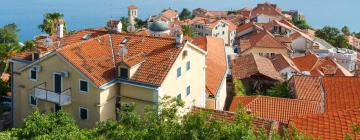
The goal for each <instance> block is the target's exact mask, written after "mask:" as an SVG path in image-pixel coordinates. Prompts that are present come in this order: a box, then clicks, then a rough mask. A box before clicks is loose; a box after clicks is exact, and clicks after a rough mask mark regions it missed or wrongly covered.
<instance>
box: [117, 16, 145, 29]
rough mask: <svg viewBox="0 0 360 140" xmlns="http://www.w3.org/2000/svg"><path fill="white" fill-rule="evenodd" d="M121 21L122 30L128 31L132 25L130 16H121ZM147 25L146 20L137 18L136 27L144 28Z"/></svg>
mask: <svg viewBox="0 0 360 140" xmlns="http://www.w3.org/2000/svg"><path fill="white" fill-rule="evenodd" d="M120 21H121V24H122V30H123V31H127V28H128V27H129V25H130V22H129V18H128V17H120ZM144 26H145V22H144V21H143V20H141V19H140V18H135V27H136V28H138V29H139V28H143V27H144Z"/></svg>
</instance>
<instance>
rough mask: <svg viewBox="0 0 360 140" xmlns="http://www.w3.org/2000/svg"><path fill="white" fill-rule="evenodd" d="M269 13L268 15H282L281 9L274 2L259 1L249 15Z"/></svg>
mask: <svg viewBox="0 0 360 140" xmlns="http://www.w3.org/2000/svg"><path fill="white" fill-rule="evenodd" d="M261 14H263V15H270V16H282V17H284V15H283V14H282V10H281V9H280V8H279V7H277V6H276V4H271V3H267V2H265V3H261V4H258V5H257V6H256V7H255V8H254V9H252V11H251V16H257V15H261Z"/></svg>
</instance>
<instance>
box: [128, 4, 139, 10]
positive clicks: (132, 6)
mask: <svg viewBox="0 0 360 140" xmlns="http://www.w3.org/2000/svg"><path fill="white" fill-rule="evenodd" d="M134 9H138V8H137V7H136V6H135V5H130V6H128V10H134Z"/></svg>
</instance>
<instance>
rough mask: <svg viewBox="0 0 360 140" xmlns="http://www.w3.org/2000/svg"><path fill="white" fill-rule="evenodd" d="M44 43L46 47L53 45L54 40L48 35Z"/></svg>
mask: <svg viewBox="0 0 360 140" xmlns="http://www.w3.org/2000/svg"><path fill="white" fill-rule="evenodd" d="M43 44H44V45H45V46H46V47H50V46H51V45H53V40H52V39H51V38H50V37H49V36H48V37H46V39H45V40H44V42H43Z"/></svg>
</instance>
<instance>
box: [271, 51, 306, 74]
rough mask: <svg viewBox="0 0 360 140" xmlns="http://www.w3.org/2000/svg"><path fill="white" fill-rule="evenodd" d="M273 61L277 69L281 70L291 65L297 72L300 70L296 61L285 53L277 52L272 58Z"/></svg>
mask: <svg viewBox="0 0 360 140" xmlns="http://www.w3.org/2000/svg"><path fill="white" fill-rule="evenodd" d="M271 62H272V64H273V65H274V67H275V69H276V70H277V71H281V70H283V69H285V68H287V67H291V68H293V69H294V70H296V71H297V72H300V70H299V69H298V68H297V67H296V65H295V64H294V62H293V61H292V60H291V59H290V58H289V57H287V56H285V55H283V54H276V55H275V56H274V57H273V58H271Z"/></svg>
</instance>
